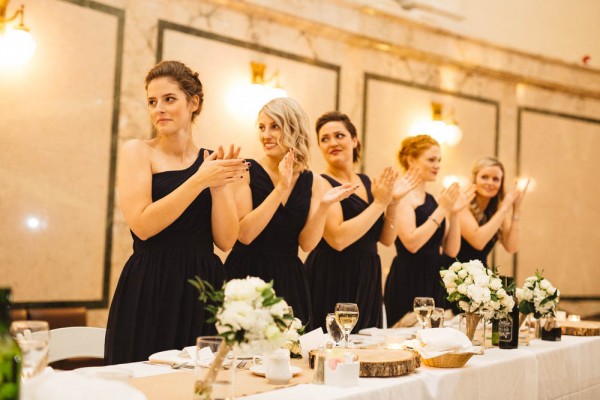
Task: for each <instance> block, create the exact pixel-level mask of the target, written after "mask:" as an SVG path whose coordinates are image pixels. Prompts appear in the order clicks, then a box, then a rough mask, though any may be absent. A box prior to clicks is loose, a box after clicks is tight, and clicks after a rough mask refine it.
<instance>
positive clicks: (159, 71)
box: [146, 61, 204, 121]
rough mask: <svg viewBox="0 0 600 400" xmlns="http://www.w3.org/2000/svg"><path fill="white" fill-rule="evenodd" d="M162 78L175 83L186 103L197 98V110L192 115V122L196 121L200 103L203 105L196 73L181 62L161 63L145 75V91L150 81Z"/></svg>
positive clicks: (202, 94) (201, 92)
mask: <svg viewBox="0 0 600 400" xmlns="http://www.w3.org/2000/svg"><path fill="white" fill-rule="evenodd" d="M163 77H165V78H171V79H173V80H174V81H175V82H177V83H178V84H179V88H180V89H181V90H182V91H183V93H185V97H186V98H187V100H188V101H190V100H191V99H192V98H193V97H194V96H198V109H197V110H196V111H194V112H193V113H192V121H193V120H194V119H196V117H197V116H198V114H200V111H202V103H204V92H203V91H202V82H200V78H198V73H197V72H194V71H192V70H191V69H190V68H189V67H188V66H186V65H185V64H184V63H182V62H181V61H161V62H160V63H158V64H156V65H155V66H154V67H152V69H151V70H150V71H149V72H148V75H146V90H148V84H149V83H150V82H151V81H152V80H154V79H156V78H163Z"/></svg>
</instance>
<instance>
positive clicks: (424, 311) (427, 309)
mask: <svg viewBox="0 0 600 400" xmlns="http://www.w3.org/2000/svg"><path fill="white" fill-rule="evenodd" d="M434 308H435V301H434V300H433V297H415V300H414V301H413V310H414V312H415V315H416V316H417V319H418V320H419V322H420V323H421V326H422V327H423V329H425V328H427V322H429V317H431V313H432V312H433V309H434Z"/></svg>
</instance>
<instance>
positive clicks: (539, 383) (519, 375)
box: [244, 336, 600, 400]
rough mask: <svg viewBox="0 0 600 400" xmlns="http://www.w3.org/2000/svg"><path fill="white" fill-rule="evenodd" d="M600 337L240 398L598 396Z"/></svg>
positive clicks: (538, 342) (501, 399)
mask: <svg viewBox="0 0 600 400" xmlns="http://www.w3.org/2000/svg"><path fill="white" fill-rule="evenodd" d="M598 360H600V337H591V338H585V337H573V336H563V337H562V341H561V342H544V341H541V340H533V341H532V342H531V344H530V346H521V347H519V348H518V349H514V350H501V349H498V348H493V349H487V350H486V352H485V354H484V355H482V356H473V357H472V358H471V359H470V360H469V362H468V363H467V365H466V366H465V367H463V368H457V369H444V368H431V367H427V366H421V367H420V368H419V369H418V370H417V372H416V373H415V374H412V375H408V376H402V377H398V378H385V379H383V378H382V379H377V378H362V379H360V383H359V386H358V387H354V388H335V387H328V386H322V385H298V386H294V387H290V388H287V389H281V390H276V391H273V392H269V393H263V394H257V395H252V396H247V397H244V400H275V399H286V400H307V399H319V400H321V399H323V400H326V399H327V400H334V399H349V400H374V399H378V400H379V399H389V400H395V399H403V398H405V399H409V398H410V399H424V400H427V399H478V400H479V399H482V400H486V399H490V400H491V399H499V400H506V399H511V400H512V399H524V400H525V399H526V400H531V399H561V400H563V399H578V400H587V399H589V400H598V399H600V365H596V364H598Z"/></svg>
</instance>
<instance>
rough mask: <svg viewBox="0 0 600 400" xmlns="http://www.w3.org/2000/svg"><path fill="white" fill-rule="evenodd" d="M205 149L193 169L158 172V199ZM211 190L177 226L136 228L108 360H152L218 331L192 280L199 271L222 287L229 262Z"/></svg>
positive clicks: (115, 305)
mask: <svg viewBox="0 0 600 400" xmlns="http://www.w3.org/2000/svg"><path fill="white" fill-rule="evenodd" d="M203 154H204V150H203V149H200V154H199V156H198V158H197V159H196V161H195V162H194V163H193V164H192V165H191V166H190V167H188V168H186V169H183V170H177V171H165V172H159V173H156V174H154V175H152V201H157V200H159V199H161V198H163V197H165V196H166V195H168V194H169V193H171V192H172V191H173V190H175V189H176V188H178V187H179V186H180V185H181V184H183V183H184V182H185V181H186V180H188V179H189V178H190V177H191V176H192V175H193V174H194V173H195V172H196V171H197V170H198V168H199V167H200V165H201V164H202V162H203ZM211 206H212V200H211V195H210V190H209V189H205V190H204V191H202V192H201V193H200V194H199V195H198V197H196V199H195V200H194V201H193V202H192V203H191V204H190V205H189V207H188V208H187V209H186V210H185V211H184V212H183V214H181V216H179V218H177V219H176V220H175V221H174V222H173V223H172V224H171V225H169V226H168V227H167V228H165V229H164V230H163V231H161V232H160V233H158V234H157V235H155V236H153V237H151V238H149V239H147V240H141V239H140V238H138V237H137V236H136V235H135V234H134V233H133V232H132V233H131V235H132V236H133V255H132V256H131V257H130V258H129V260H128V261H127V263H126V264H125V267H124V268H123V272H122V273H121V277H120V278H119V283H118V285H117V288H116V291H115V295H114V298H113V300H112V304H111V307H110V312H109V315H108V325H107V331H106V342H105V353H104V357H105V362H106V363H107V364H119V363H127V362H133V361H142V360H147V359H148V356H150V355H151V354H153V353H155V352H158V351H162V350H169V349H181V348H183V347H185V346H191V345H194V344H195V343H196V337H197V336H200V335H210V334H215V333H216V329H215V327H214V324H207V323H206V319H207V318H209V317H210V314H208V313H207V312H206V311H205V310H204V304H203V303H201V302H200V301H199V300H198V291H197V290H196V288H194V287H193V286H192V285H190V284H189V283H188V282H187V280H188V279H190V278H193V277H194V276H196V275H198V276H200V277H201V278H202V279H204V280H207V281H209V282H210V283H211V284H213V285H214V286H215V287H216V288H220V287H221V286H222V285H223V281H224V276H225V273H224V269H223V264H222V263H221V260H220V259H219V257H217V256H216V255H215V254H214V252H213V251H214V247H213V237H212V231H211Z"/></svg>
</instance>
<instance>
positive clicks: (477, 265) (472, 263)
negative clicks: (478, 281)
mask: <svg viewBox="0 0 600 400" xmlns="http://www.w3.org/2000/svg"><path fill="white" fill-rule="evenodd" d="M469 266H470V267H473V268H478V269H480V270H482V271H483V269H485V267H484V266H483V263H482V262H481V261H480V260H471V261H469Z"/></svg>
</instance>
